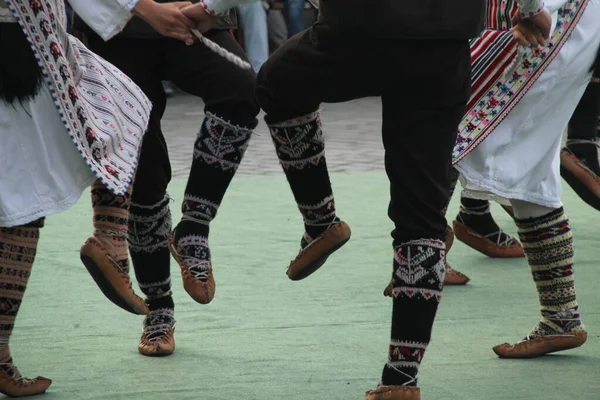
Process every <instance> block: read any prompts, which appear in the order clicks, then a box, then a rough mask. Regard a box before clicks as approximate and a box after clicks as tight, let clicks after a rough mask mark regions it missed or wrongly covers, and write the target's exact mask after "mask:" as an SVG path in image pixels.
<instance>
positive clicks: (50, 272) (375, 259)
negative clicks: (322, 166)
mask: <svg viewBox="0 0 600 400" xmlns="http://www.w3.org/2000/svg"><path fill="white" fill-rule="evenodd" d="M332 180H333V183H334V188H335V192H336V196H337V207H338V211H339V215H340V216H341V217H343V218H344V219H345V220H347V221H348V223H349V224H350V225H351V227H352V229H353V237H352V240H351V241H350V242H349V243H348V245H346V247H344V248H343V249H342V250H341V251H339V252H338V253H336V254H335V255H334V256H333V257H332V258H331V259H330V261H329V262H328V264H327V265H326V266H325V267H324V268H323V269H322V270H320V271H319V272H318V273H316V274H315V275H313V276H312V277H311V278H310V279H308V280H306V281H302V282H291V281H289V280H288V278H287V277H286V275H285V269H286V267H287V265H288V262H289V260H290V259H292V258H293V257H294V256H295V254H296V252H297V249H298V246H299V241H300V236H301V233H302V223H301V219H300V216H299V213H298V212H297V209H296V207H295V205H294V202H293V200H292V196H291V193H290V191H289V189H288V187H287V183H286V181H285V178H284V177H283V175H281V176H271V177H261V176H239V177H237V178H236V179H235V181H234V183H233V185H232V187H231V188H230V191H229V192H228V194H227V196H226V199H225V201H224V203H223V205H222V207H221V208H220V210H219V215H218V217H217V219H216V220H215V222H214V224H213V226H212V230H211V248H212V253H213V262H214V267H215V277H216V281H217V292H216V298H215V301H214V302H213V303H211V304H210V305H208V306H201V305H198V304H196V303H194V302H193V301H192V300H191V299H190V298H188V297H187V295H186V293H185V292H184V290H183V288H182V286H181V277H180V275H179V272H178V269H176V266H175V264H174V263H172V271H173V290H174V293H175V301H176V318H177V321H178V323H177V329H176V343H177V350H176V352H175V354H174V355H173V356H172V357H167V358H162V359H150V358H145V357H142V356H140V355H139V354H138V353H137V347H136V346H137V341H138V339H139V335H140V333H141V323H142V318H141V317H137V316H134V315H130V314H127V313H125V312H124V311H121V310H120V309H118V308H116V307H115V306H113V305H112V304H111V303H109V302H108V301H107V300H105V298H104V297H103V296H102V294H101V293H100V291H99V290H98V289H97V288H96V286H95V284H94V283H93V281H92V279H91V278H90V276H89V275H88V273H87V272H86V270H85V268H84V267H83V266H82V265H81V264H80V262H79V257H78V253H79V247H80V245H81V244H82V243H83V241H84V240H85V239H86V237H87V236H88V234H89V233H90V232H91V210H90V205H89V204H90V202H89V199H88V198H87V195H86V196H84V198H82V199H81V200H80V202H79V203H78V204H77V205H76V206H75V207H73V208H72V209H71V210H69V211H68V212H66V213H63V214H61V215H58V216H53V217H50V218H48V221H47V224H46V227H45V228H44V229H43V231H42V239H41V246H40V251H39V253H38V254H39V257H38V259H37V263H36V265H35V267H34V271H33V277H32V279H31V283H30V285H29V287H28V291H27V294H26V296H25V300H24V303H23V306H22V308H21V312H20V314H19V319H18V321H17V327H16V329H15V332H14V335H13V339H12V342H11V343H12V352H13V356H14V358H15V361H16V363H17V365H18V366H19V367H20V368H21V370H22V371H23V372H24V373H25V374H27V375H29V376H35V375H37V374H39V375H44V376H48V377H50V378H52V379H54V384H53V385H52V387H51V389H50V391H49V393H48V394H46V395H44V396H43V397H40V398H44V399H48V400H51V399H78V400H79V399H81V400H83V399H128V400H134V399H145V400H146V399H147V400H154V399H207V400H221V399H222V400H233V399H244V400H245V399H248V400H251V399H256V400H281V399H290V400H337V399H339V400H351V399H363V398H364V397H363V396H364V391H365V390H367V389H370V388H373V387H374V386H375V385H376V384H377V382H378V379H379V376H380V373H381V369H382V367H383V364H384V362H385V360H386V352H387V343H388V338H389V323H390V315H391V301H390V300H389V299H386V298H384V297H383V296H382V290H383V289H384V287H385V286H386V284H387V282H388V281H389V277H390V273H391V261H392V251H391V239H390V231H391V228H392V225H391V223H390V221H389V220H388V219H387V215H386V210H387V201H388V183H387V180H386V177H385V175H384V174H383V173H381V172H378V173H360V174H338V175H334V176H333V177H332ZM183 189H184V182H183V181H182V180H176V181H174V182H173V184H172V185H171V188H170V194H171V196H172V197H173V198H174V206H173V208H174V211H175V215H174V219H175V221H177V220H178V218H179V212H178V208H179V204H180V201H181V199H182V197H183ZM564 197H565V204H566V208H567V211H568V214H569V216H570V217H571V221H572V226H573V229H574V232H575V245H576V267H577V283H578V291H579V301H580V306H581V311H582V314H583V317H584V322H585V323H586V325H587V328H588V331H589V334H590V337H589V340H588V343H587V344H586V345H585V346H584V347H583V348H581V349H578V350H575V351H570V352H566V353H564V354H559V355H554V356H548V357H544V358H540V359H535V360H523V361H512V360H500V359H498V358H497V357H496V356H495V355H494V353H493V352H492V351H491V348H492V346H494V345H496V344H498V343H502V342H504V341H514V340H516V339H519V338H521V337H523V336H524V335H525V334H526V333H528V332H529V330H530V329H531V328H532V327H533V326H534V324H535V323H536V321H537V319H538V305H537V295H536V292H535V289H534V284H533V282H532V280H531V278H530V275H529V271H528V267H527V265H526V263H525V261H524V260H523V259H517V260H491V259H487V258H486V257H484V256H482V255H480V254H478V253H475V252H474V251H472V250H470V249H468V248H467V247H466V246H464V245H463V244H462V243H459V242H457V243H456V244H455V246H454V248H453V249H452V252H451V253H450V256H449V260H450V263H451V264H452V265H453V266H455V267H456V268H458V269H459V270H461V271H463V272H464V273H466V274H468V275H469V276H470V277H471V279H472V281H471V283H470V284H469V285H468V286H466V287H449V288H447V289H446V290H445V293H444V298H443V301H442V304H441V306H440V310H439V313H438V319H437V322H436V325H435V328H434V334H433V341H432V344H431V345H430V347H429V349H428V351H427V354H426V357H425V361H424V364H423V366H422V369H421V380H420V384H421V387H422V395H423V399H424V400H434V399H443V400H458V399H466V400H486V399H487V400H499V399H527V400H531V399H544V400H558V399H560V400H563V399H579V400H584V399H590V400H592V399H593V400H598V399H600V379H598V378H600V344H599V343H600V341H599V340H598V336H599V332H600V315H599V313H598V304H599V303H600V295H599V294H598V292H597V288H598V287H597V286H598V282H599V281H600V280H599V277H600V272H599V271H598V269H599V267H600V265H599V263H598V258H599V257H598V255H599V253H600V249H599V246H598V238H599V236H598V234H599V231H600V229H599V227H600V213H598V212H596V211H593V210H592V209H591V208H589V207H587V206H586V205H585V204H584V203H582V202H581V201H580V200H579V199H578V198H577V197H576V195H575V194H574V193H573V192H571V191H570V189H569V188H565V196H564ZM457 202H458V196H456V198H455V199H454V203H453V206H452V208H451V210H453V212H455V211H456V210H457ZM494 214H495V216H496V218H497V220H498V221H499V223H500V225H501V226H502V227H503V228H505V229H506V230H507V231H509V232H511V233H514V232H515V229H514V224H513V223H512V221H511V220H510V219H509V217H508V216H507V215H506V214H505V213H504V212H503V211H502V210H501V209H500V208H499V207H498V206H496V205H495V206H494ZM451 215H453V213H452V214H451ZM136 288H137V286H136Z"/></svg>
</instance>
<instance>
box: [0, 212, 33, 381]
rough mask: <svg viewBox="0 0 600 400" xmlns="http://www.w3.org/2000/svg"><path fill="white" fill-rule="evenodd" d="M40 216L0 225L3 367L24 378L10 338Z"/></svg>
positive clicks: (0, 353) (0, 364) (0, 356)
mask: <svg viewBox="0 0 600 400" xmlns="http://www.w3.org/2000/svg"><path fill="white" fill-rule="evenodd" d="M43 225H44V220H43V219H40V220H38V221H35V222H33V223H31V224H28V225H25V226H18V227H13V228H0V281H1V282H0V305H1V307H0V310H1V312H0V369H1V370H2V371H4V372H6V373H7V374H8V375H9V376H11V377H13V378H14V379H19V378H21V374H20V372H19V370H18V369H17V368H16V367H15V366H14V365H13V361H12V358H11V355H10V348H9V344H8V342H9V339H10V335H11V333H12V330H13V327H14V324H15V319H16V318H17V313H18V312H19V307H20V306H21V301H22V299H23V295H24V294H25V289H26V287H27V282H28V281H29V276H30V275H31V267H32V265H33V262H34V260H35V254H36V250H37V245H38V240H39V237H40V228H41V227H43Z"/></svg>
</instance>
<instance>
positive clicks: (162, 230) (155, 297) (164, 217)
mask: <svg viewBox="0 0 600 400" xmlns="http://www.w3.org/2000/svg"><path fill="white" fill-rule="evenodd" d="M171 225H172V220H171V210H170V208H169V197H168V196H167V195H165V198H164V199H163V200H162V201H160V202H158V203H156V204H149V205H142V204H136V203H131V207H130V211H129V253H130V254H131V261H132V262H133V268H134V271H135V276H136V278H137V281H138V284H139V286H140V289H141V290H142V292H143V293H144V294H145V295H146V299H147V301H146V302H147V303H148V307H149V308H150V310H151V311H152V310H156V309H159V308H169V309H171V310H172V309H173V308H174V304H173V298H172V297H171V295H172V292H171V270H170V266H171V264H170V261H171V256H170V254H169V249H168V247H167V240H168V238H169V234H170V233H171Z"/></svg>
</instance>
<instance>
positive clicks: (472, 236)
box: [452, 221, 525, 258]
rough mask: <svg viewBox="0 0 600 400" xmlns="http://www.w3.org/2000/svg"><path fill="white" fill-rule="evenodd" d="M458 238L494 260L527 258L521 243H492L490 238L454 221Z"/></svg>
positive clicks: (514, 241) (513, 241)
mask: <svg viewBox="0 0 600 400" xmlns="http://www.w3.org/2000/svg"><path fill="white" fill-rule="evenodd" d="M452 226H453V228H454V234H455V235H456V238H457V239H458V240H460V241H461V242H463V243H464V244H466V245H467V246H469V247H471V248H473V249H475V250H477V251H478V252H480V253H482V254H485V255H486V256H488V257H492V258H518V257H525V252H524V251H523V247H522V246H521V243H519V242H518V241H517V240H515V239H513V240H512V243H511V244H501V243H495V242H492V241H491V240H490V239H489V238H487V237H485V236H482V235H480V234H479V233H477V232H475V231H473V230H471V229H469V227H468V226H466V225H465V224H463V223H461V222H458V221H454V222H453V223H452Z"/></svg>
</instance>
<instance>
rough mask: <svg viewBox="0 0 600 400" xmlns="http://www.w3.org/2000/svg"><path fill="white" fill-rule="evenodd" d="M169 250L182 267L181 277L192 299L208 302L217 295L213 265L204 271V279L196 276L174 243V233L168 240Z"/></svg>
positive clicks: (202, 302)
mask: <svg viewBox="0 0 600 400" xmlns="http://www.w3.org/2000/svg"><path fill="white" fill-rule="evenodd" d="M168 245H169V250H170V251H171V255H172V256H173V258H175V261H176V262H177V264H178V265H179V268H180V269H181V278H182V279H183V288H184V289H185V291H186V292H187V294H189V295H190V297H191V298H192V299H194V300H195V301H196V302H198V303H200V304H208V303H210V302H211V301H212V299H214V297H215V290H216V287H217V283H216V282H215V278H214V276H213V272H212V266H210V267H209V269H208V271H207V272H203V276H202V279H198V277H195V276H194V273H193V272H192V271H190V269H189V268H188V266H187V265H186V264H185V263H184V261H183V259H184V256H182V255H181V254H180V253H179V251H178V250H177V248H176V247H175V244H174V243H173V235H172V234H171V235H169V240H168Z"/></svg>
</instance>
